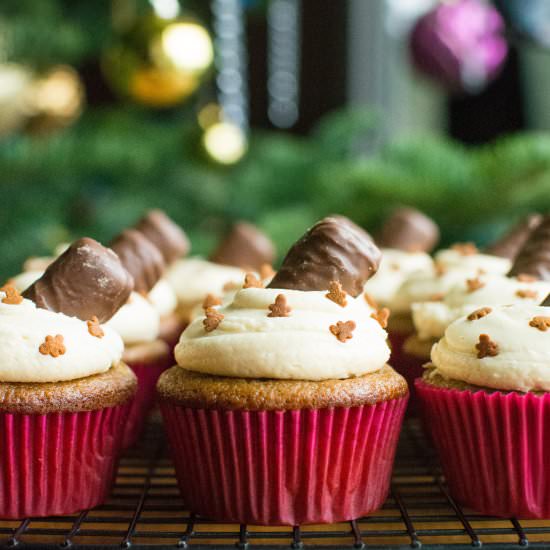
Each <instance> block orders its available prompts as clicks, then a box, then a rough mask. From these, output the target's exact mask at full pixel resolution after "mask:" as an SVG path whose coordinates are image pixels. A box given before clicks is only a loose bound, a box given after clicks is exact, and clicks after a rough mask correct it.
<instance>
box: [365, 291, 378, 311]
mask: <svg viewBox="0 0 550 550" xmlns="http://www.w3.org/2000/svg"><path fill="white" fill-rule="evenodd" d="M363 296H364V297H365V302H367V304H369V306H370V307H372V309H378V304H377V303H376V300H375V299H374V298H373V297H372V296H371V295H370V294H369V293H368V292H365V293H364V294H363Z"/></svg>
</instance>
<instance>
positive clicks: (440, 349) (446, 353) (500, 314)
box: [431, 304, 550, 392]
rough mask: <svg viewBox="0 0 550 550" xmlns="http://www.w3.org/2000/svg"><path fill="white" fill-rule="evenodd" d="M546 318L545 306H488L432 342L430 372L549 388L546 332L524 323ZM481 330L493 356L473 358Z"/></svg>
mask: <svg viewBox="0 0 550 550" xmlns="http://www.w3.org/2000/svg"><path fill="white" fill-rule="evenodd" d="M549 316H550V308H548V307H542V306H537V305H532V304H513V305H507V306H494V307H491V311H490V312H489V313H488V314H486V315H485V316H483V317H481V318H479V319H475V320H469V319H468V317H467V316H466V317H461V318H460V319H458V320H456V321H454V322H453V323H451V324H450V325H449V326H448V327H447V329H446V331H445V336H444V337H443V338H442V339H441V340H440V341H439V342H438V343H437V344H434V346H433V348H432V353H431V359H432V363H433V366H434V367H435V369H434V370H433V371H432V372H433V373H434V374H439V375H441V376H443V377H444V378H447V379H452V380H459V381H462V382H466V383H468V384H472V385H475V386H481V387H485V388H494V389H497V390H516V391H522V392H527V391H550V330H545V331H543V330H539V329H538V328H536V326H531V325H530V323H531V322H532V320H533V319H534V318H537V317H546V318H548V317H549ZM548 321H549V322H550V318H548ZM481 334H486V335H488V337H489V338H490V340H491V342H492V343H494V344H496V346H497V347H498V353H497V355H495V356H486V357H483V358H481V359H480V358H478V350H477V348H476V345H477V344H478V342H479V337H480V335H481Z"/></svg>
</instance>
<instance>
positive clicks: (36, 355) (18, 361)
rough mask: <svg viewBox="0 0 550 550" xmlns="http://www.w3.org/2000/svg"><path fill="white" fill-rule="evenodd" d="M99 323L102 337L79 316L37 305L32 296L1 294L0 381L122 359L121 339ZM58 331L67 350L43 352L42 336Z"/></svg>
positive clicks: (73, 371) (91, 368)
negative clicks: (18, 298)
mask: <svg viewBox="0 0 550 550" xmlns="http://www.w3.org/2000/svg"><path fill="white" fill-rule="evenodd" d="M4 296H5V294H4V293H3V292H0V297H1V298H4ZM102 329H103V333H104V334H103V337H102V338H97V337H96V336H93V335H92V334H91V333H90V331H89V329H88V326H87V323H86V322H85V321H82V320H80V319H78V318H77V317H69V316H67V315H64V314H63V313H56V312H53V311H49V310H47V309H41V308H37V307H36V305H35V304H34V303H33V302H32V301H31V300H23V301H22V302H21V303H19V304H6V303H3V302H2V301H1V300H0V346H1V348H2V355H1V356H0V381H2V382H24V383H32V382H34V383H42V382H60V381H64V380H76V379H77V378H83V377H85V376H91V375H93V374H99V373H102V372H106V371H107V370H109V368H110V367H111V366H112V365H113V364H114V363H116V362H117V361H119V360H120V358H121V356H122V349H123V344H122V340H121V338H120V336H119V335H118V334H117V333H116V332H115V331H113V330H111V329H110V328H108V327H106V326H105V325H103V326H102ZM58 334H59V335H61V336H62V337H63V345H64V346H65V352H64V353H63V354H62V355H59V356H57V357H52V356H51V355H49V354H48V355H44V354H42V353H41V352H40V351H39V348H40V346H41V345H42V344H43V343H44V341H45V339H46V336H54V337H55V336H56V335H58Z"/></svg>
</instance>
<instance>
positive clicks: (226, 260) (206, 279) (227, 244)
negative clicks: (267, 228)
mask: <svg viewBox="0 0 550 550" xmlns="http://www.w3.org/2000/svg"><path fill="white" fill-rule="evenodd" d="M274 259H275V248H274V246H273V243H272V242H271V240H270V239H269V238H268V237H267V235H265V234H264V233H263V232H262V231H260V230H259V229H258V228H257V227H255V226H254V225H252V224H250V223H247V222H237V223H236V224H234V225H233V227H232V229H231V231H230V232H229V233H228V235H227V237H226V238H225V239H223V240H222V241H221V242H220V244H219V245H218V247H217V248H216V250H215V251H214V252H213V254H212V255H211V256H210V258H209V259H208V260H205V259H203V258H199V257H194V258H188V259H184V260H180V261H178V262H175V264H174V265H173V266H172V268H171V269H170V270H169V272H168V275H167V278H168V281H169V283H170V284H171V286H172V288H173V289H174V291H175V293H176V296H177V299H178V312H179V314H180V315H181V316H182V318H184V319H186V320H187V321H191V320H193V318H194V317H195V315H196V313H197V311H198V312H200V310H201V306H202V304H203V303H204V301H205V299H206V298H207V297H208V296H209V295H210V296H211V297H212V299H214V300H215V301H221V300H223V298H224V295H226V294H228V293H229V295H231V294H232V293H235V292H236V291H237V290H238V289H239V288H241V286H242V281H243V280H244V277H245V275H246V273H247V272H253V273H255V274H256V275H257V276H258V277H261V278H267V277H269V276H271V273H272V269H271V265H272V263H273V261H274Z"/></svg>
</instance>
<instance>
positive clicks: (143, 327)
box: [105, 292, 160, 344]
mask: <svg viewBox="0 0 550 550" xmlns="http://www.w3.org/2000/svg"><path fill="white" fill-rule="evenodd" d="M105 326H107V327H110V328H112V329H113V330H115V331H116V332H118V334H120V336H121V337H122V340H123V341H124V343H125V344H138V343H142V342H152V341H153V340H156V339H157V338H158V334H159V330H160V315H159V313H158V311H157V310H156V309H155V308H154V307H153V305H152V304H151V303H150V302H149V300H147V299H146V298H144V297H143V296H142V295H141V294H139V293H137V292H132V294H131V295H130V298H129V300H128V301H127V302H126V303H125V304H124V305H123V306H122V307H121V308H120V309H119V310H118V311H117V312H116V313H115V314H114V315H113V317H112V318H111V319H109V320H108V321H107V322H106V323H105Z"/></svg>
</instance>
